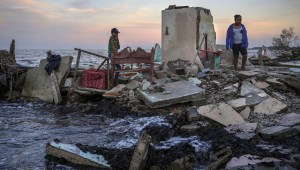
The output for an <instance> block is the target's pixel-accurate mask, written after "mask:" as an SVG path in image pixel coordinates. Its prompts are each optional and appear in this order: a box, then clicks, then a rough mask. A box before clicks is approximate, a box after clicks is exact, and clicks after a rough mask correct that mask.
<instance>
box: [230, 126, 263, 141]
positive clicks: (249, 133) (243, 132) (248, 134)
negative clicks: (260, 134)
mask: <svg viewBox="0 0 300 170" xmlns="http://www.w3.org/2000/svg"><path fill="white" fill-rule="evenodd" d="M225 130H226V131H228V132H229V133H231V134H234V135H235V136H236V137H238V138H240V139H243V140H250V139H252V138H253V137H255V136H256V132H257V123H242V124H236V125H232V126H228V127H226V128H225Z"/></svg>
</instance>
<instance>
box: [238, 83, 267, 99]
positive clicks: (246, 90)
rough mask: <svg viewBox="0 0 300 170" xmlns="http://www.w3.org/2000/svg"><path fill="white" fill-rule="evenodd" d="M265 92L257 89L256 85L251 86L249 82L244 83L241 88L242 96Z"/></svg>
mask: <svg viewBox="0 0 300 170" xmlns="http://www.w3.org/2000/svg"><path fill="white" fill-rule="evenodd" d="M263 92H264V91H263V90H261V89H260V88H257V87H256V86H255V85H253V84H251V83H250V82H249V81H244V82H243V84H242V87H241V93H240V95H241V96H244V97H245V96H248V95H251V94H252V95H253V94H258V93H263Z"/></svg>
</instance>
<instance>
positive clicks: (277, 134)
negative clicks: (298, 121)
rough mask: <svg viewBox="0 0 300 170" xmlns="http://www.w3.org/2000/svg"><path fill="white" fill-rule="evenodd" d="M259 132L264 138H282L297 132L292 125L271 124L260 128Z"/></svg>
mask: <svg viewBox="0 0 300 170" xmlns="http://www.w3.org/2000/svg"><path fill="white" fill-rule="evenodd" d="M259 133H260V134H261V136H262V137H264V138H284V137H290V136H294V135H296V134H297V133H298V132H297V130H296V129H295V128H293V127H286V126H272V127H266V128H263V129H261V130H260V132H259Z"/></svg>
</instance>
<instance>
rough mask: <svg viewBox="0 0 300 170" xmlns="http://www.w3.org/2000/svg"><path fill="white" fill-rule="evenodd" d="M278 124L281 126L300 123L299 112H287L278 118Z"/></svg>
mask: <svg viewBox="0 0 300 170" xmlns="http://www.w3.org/2000/svg"><path fill="white" fill-rule="evenodd" d="M280 125H282V126H296V125H300V114H297V113H289V114H286V115H283V116H282V117H281V120H280Z"/></svg>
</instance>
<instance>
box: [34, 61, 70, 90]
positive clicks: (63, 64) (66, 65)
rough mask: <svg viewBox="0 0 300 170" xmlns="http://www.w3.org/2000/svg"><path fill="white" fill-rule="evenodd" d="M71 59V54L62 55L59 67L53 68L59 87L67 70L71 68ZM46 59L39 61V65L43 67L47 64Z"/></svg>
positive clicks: (67, 73)
mask: <svg viewBox="0 0 300 170" xmlns="http://www.w3.org/2000/svg"><path fill="white" fill-rule="evenodd" d="M72 61H73V57H72V56H64V57H62V58H61V61H60V64H59V68H58V69H57V70H55V71H54V72H55V75H56V77H57V82H58V85H59V87H61V86H62V85H63V84H64V83H65V79H66V78H67V76H68V75H69V72H70V70H71V63H72ZM47 63H48V62H47V60H46V59H43V60H41V61H40V65H39V67H42V68H45V67H46V65H47Z"/></svg>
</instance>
